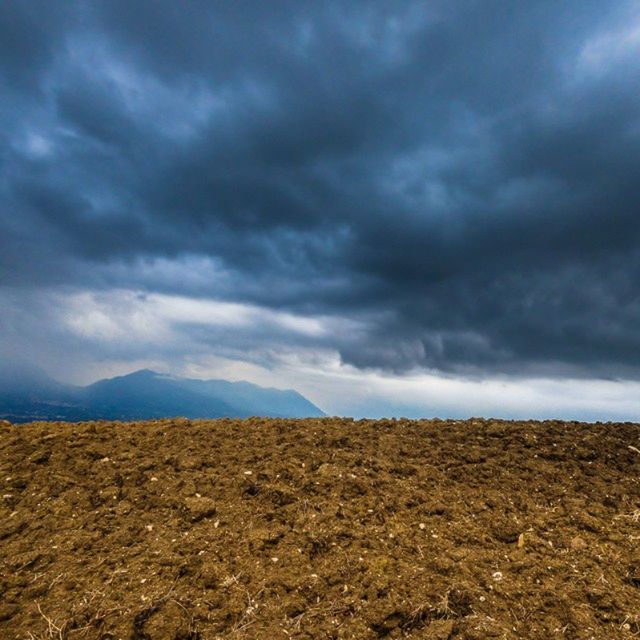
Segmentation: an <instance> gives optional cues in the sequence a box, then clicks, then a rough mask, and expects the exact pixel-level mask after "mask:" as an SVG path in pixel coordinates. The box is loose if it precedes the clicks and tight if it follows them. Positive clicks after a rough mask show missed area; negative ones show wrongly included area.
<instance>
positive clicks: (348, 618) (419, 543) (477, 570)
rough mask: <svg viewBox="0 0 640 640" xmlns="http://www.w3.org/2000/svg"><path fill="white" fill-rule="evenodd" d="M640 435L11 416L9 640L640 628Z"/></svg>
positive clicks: (3, 634)
mask: <svg viewBox="0 0 640 640" xmlns="http://www.w3.org/2000/svg"><path fill="white" fill-rule="evenodd" d="M639 471H640V426H639V425H635V424H595V425H593V424H578V423H562V422H544V423H540V422H503V421H496V420H470V421H466V422H461V421H454V422H452V421H439V420H431V421H427V420H425V421H408V420H398V421H378V422H374V421H352V420H347V419H344V420H342V419H317V420H316V419H314V420H298V421H296V420H266V419H265V420H263V419H249V420H243V421H237V420H216V421H186V420H166V421H156V422H145V423H142V422H139V423H129V424H125V423H107V422H95V423H83V424H64V423H33V424H27V425H10V424H8V423H4V424H0V482H1V483H2V499H1V501H0V638H2V639H3V640H4V639H7V640H9V639H12V638H20V639H21V640H35V639H57V640H66V639H74V638H78V639H80V638H101V639H102V640H115V639H122V640H157V639H160V640H164V639H166V640H205V639H215V638H234V639H242V638H265V639H271V638H307V639H322V638H363V639H372V640H374V639H377V638H430V639H432V640H448V639H452V638H460V639H462V638H464V639H467V640H474V639H477V640H482V639H485V638H513V639H516V638H540V639H547V638H566V639H572V638H585V639H586V638H598V639H600V638H602V639H607V640H611V639H615V638H632V637H634V636H640V480H639V475H640V474H639Z"/></svg>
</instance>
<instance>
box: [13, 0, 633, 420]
mask: <svg viewBox="0 0 640 640" xmlns="http://www.w3.org/2000/svg"><path fill="white" fill-rule="evenodd" d="M0 95H1V99H0V203H1V207H0V309H1V311H0V350H1V352H2V354H3V357H4V358H5V359H7V360H14V361H26V362H29V363H32V364H36V365H38V366H41V367H43V368H44V369H45V370H46V371H48V372H49V373H51V374H52V375H54V376H55V377H57V378H58V379H61V380H66V381H73V382H90V381H93V380H95V379H96V378H99V377H103V376H105V375H111V374H119V373H125V372H128V371H131V370H133V369H136V368H140V367H142V366H147V367H151V368H154V369H157V370H161V371H167V372H172V373H176V374H188V375H192V376H196V377H226V378H228V379H234V380H235V379H247V380H250V381H254V382H257V383H260V384H269V385H272V386H279V387H295V388H296V389H298V390H299V391H301V392H302V393H304V394H305V395H306V396H307V397H309V398H310V399H311V400H313V401H314V402H316V403H317V404H318V405H319V406H320V407H321V408H323V409H324V410H325V411H327V412H329V413H344V414H355V415H384V414H387V415H390V414H391V415H393V414H395V415H399V414H404V415H434V414H435V415H441V416H466V415H478V414H483V415H503V416H536V417H543V416H563V417H577V418H588V419H597V418H601V419H607V418H612V419H613V418H615V419H622V418H629V419H638V418H640V99H639V96H640V3H638V2H626V1H609V2H602V0H598V1H591V0H575V1H574V0H571V1H570V0H566V1H563V0H548V1H547V0H533V1H531V2H518V1H506V0H504V1H492V0H482V1H480V0H478V1H477V2H475V1H472V0H460V1H458V2H455V1H454V2H452V1H451V0H446V1H444V0H443V1H442V2H440V1H437V0H436V1H431V2H403V1H400V0H398V1H395V2H391V1H389V2H371V1H366V2H357V1H355V0H349V1H347V2H332V1H329V0H323V1H322V2H302V1H300V0H295V1H294V0H292V1H291V2H278V1H275V0H274V1H272V2H264V1H262V0H260V1H256V2H248V1H242V0H234V1H233V2H231V1H229V2H197V1H191V2H188V3H186V2H185V3H182V2H175V0H172V1H166V2H165V1H161V0H153V1H149V2H143V1H140V0H136V1H133V2H132V1H131V0H122V1H117V0H112V1H105V2H100V1H91V2H77V3H76V2H72V1H70V0H65V1H64V2H62V1H60V2H56V1H52V0H46V1H43V2H38V1H35V0H29V1H27V2H25V1H24V0H15V1H13V0H3V2H1V3H0Z"/></svg>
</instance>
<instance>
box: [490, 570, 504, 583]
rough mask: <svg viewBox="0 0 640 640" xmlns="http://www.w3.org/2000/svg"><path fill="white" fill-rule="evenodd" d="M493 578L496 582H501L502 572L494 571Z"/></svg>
mask: <svg viewBox="0 0 640 640" xmlns="http://www.w3.org/2000/svg"><path fill="white" fill-rule="evenodd" d="M491 577H492V578H493V579H494V580H495V581H496V582H500V580H502V571H494V572H493V573H492V574H491Z"/></svg>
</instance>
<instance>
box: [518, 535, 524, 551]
mask: <svg viewBox="0 0 640 640" xmlns="http://www.w3.org/2000/svg"><path fill="white" fill-rule="evenodd" d="M522 547H524V533H521V534H520V535H519V536H518V549H522Z"/></svg>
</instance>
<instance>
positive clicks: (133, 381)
mask: <svg viewBox="0 0 640 640" xmlns="http://www.w3.org/2000/svg"><path fill="white" fill-rule="evenodd" d="M323 415H324V413H323V412H322V411H321V410H320V409H319V408H318V407H316V406H315V405H314V404H313V403H311V402H310V401H309V400H307V399H306V398H305V397H304V396H302V395H301V394H299V393H298V392H297V391H294V390H292V389H285V390H281V389H273V388H265V387H260V386H258V385H255V384H251V383H249V382H229V381H227V380H196V379H190V378H180V377H177V376H171V375H166V374H162V373H157V372H155V371H150V370H148V369H142V370H140V371H135V372H133V373H130V374H128V375H124V376H118V377H115V378H109V379H105V380H99V381H98V382H95V383H93V384H90V385H88V386H84V387H82V386H74V385H67V384H63V383H60V382H57V381H56V380H54V379H52V378H50V377H48V376H47V375H46V374H44V373H43V372H41V371H39V370H27V369H22V370H6V369H5V370H4V371H3V370H2V368H1V367H0V418H3V419H7V420H10V421H12V422H30V421H33V420H69V421H79V420H97V419H104V420H142V419H150V418H164V417H176V416H182V417H185V418H222V417H238V418H243V417H248V416H269V417H282V418H285V417H286V418H307V417H318V416H323Z"/></svg>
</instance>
